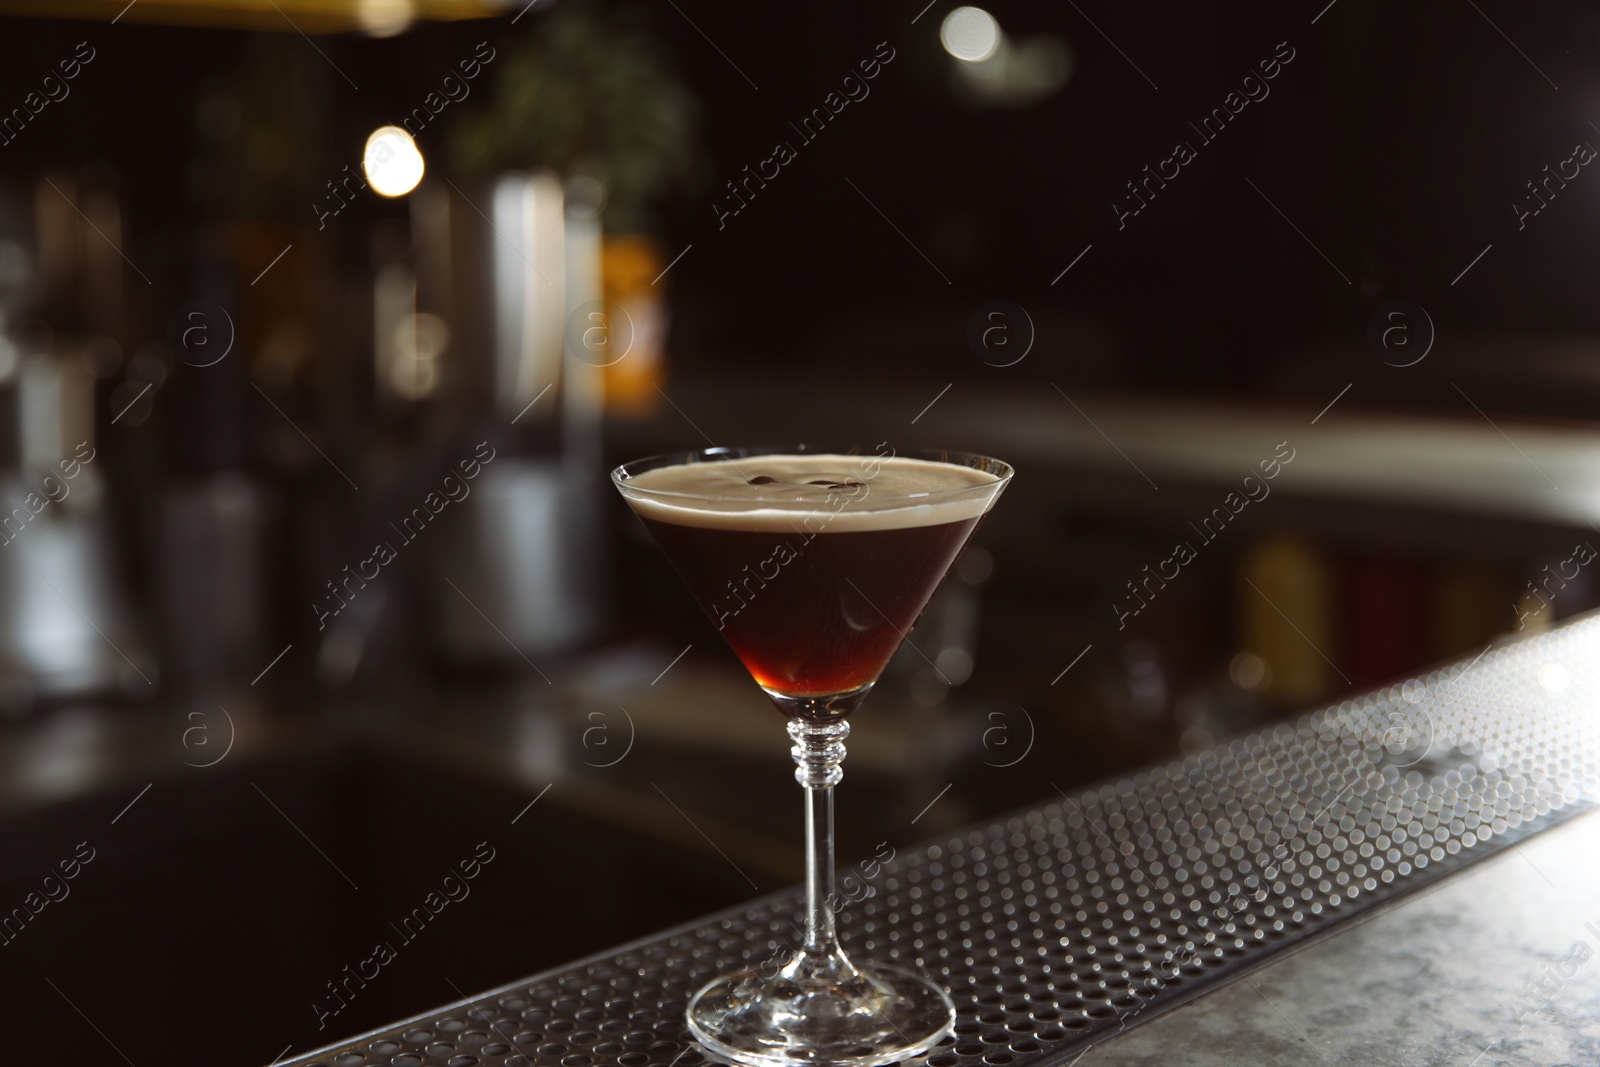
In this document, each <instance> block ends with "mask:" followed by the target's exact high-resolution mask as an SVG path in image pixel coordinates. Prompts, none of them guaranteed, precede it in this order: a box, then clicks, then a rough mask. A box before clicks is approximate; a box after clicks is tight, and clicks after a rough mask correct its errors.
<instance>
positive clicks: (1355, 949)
mask: <svg viewBox="0 0 1600 1067" xmlns="http://www.w3.org/2000/svg"><path fill="white" fill-rule="evenodd" d="M1070 1062H1071V1063H1072V1064H1073V1067H1155V1065H1158V1064H1159V1065H1163V1067H1172V1065H1177V1064H1182V1065H1184V1067H1240V1065H1246V1064H1247V1065H1250V1067H1304V1065H1308V1064H1310V1065H1315V1064H1337V1065H1339V1067H1346V1065H1355V1064H1361V1065H1371V1067H1522V1065H1528V1067H1535V1065H1537V1067H1562V1065H1568V1067H1593V1065H1595V1064H1600V813H1590V814H1588V815H1584V816H1580V817H1578V818H1577V819H1574V820H1572V821H1569V822H1567V823H1564V824H1562V825H1560V826H1557V827H1555V828H1553V829H1551V830H1548V831H1546V832H1544V833H1541V834H1538V835H1536V836H1534V837H1532V838H1530V839H1528V840H1526V841H1524V842H1522V843H1521V844H1519V845H1516V846H1513V847H1512V848H1511V849H1509V850H1507V851H1505V852H1502V853H1501V854H1500V855H1498V856H1496V857H1494V858H1493V859H1490V860H1487V861H1484V862H1483V863H1480V864H1477V865H1474V866H1472V867H1470V868H1468V869H1467V870H1465V871H1463V872H1461V873H1460V874H1458V875H1456V876H1455V877H1453V878H1451V879H1448V880H1446V881H1444V882H1442V883H1440V884H1439V885H1438V886H1437V887H1436V888H1433V889H1431V890H1428V891H1426V892H1423V893H1420V894H1418V895H1416V896H1413V897H1410V898H1408V899H1405V900H1401V901H1397V902H1396V903H1394V904H1392V905H1390V906H1388V907H1387V908H1384V909H1381V910H1379V911H1378V912H1376V913H1375V914H1374V915H1373V917H1372V918H1370V919H1368V920H1366V921H1364V922H1361V923H1359V924H1358V925H1356V926H1352V927H1348V928H1346V929H1345V930H1343V931H1341V932H1339V933H1336V934H1334V935H1333V936H1332V937H1330V938H1328V939H1326V940H1324V941H1321V942H1319V943H1315V944H1313V945H1311V946H1310V947H1308V948H1306V949H1304V950H1302V951H1300V952H1297V953H1294V954H1292V955H1289V956H1285V957H1283V958H1281V959H1277V960H1275V961H1274V962H1272V963H1270V964H1268V965H1267V966H1265V967H1263V968H1261V969H1260V970H1257V971H1255V972H1254V973H1252V974H1250V975H1248V976H1246V977H1245V978H1242V979H1240V980H1238V981H1236V982H1234V983H1232V984H1231V985H1228V986H1225V987H1224V988H1222V989H1219V990H1217V991H1215V992H1213V993H1211V994H1209V995H1207V996H1205V997H1202V998H1200V999H1198V1000H1196V1001H1194V1002H1193V1003H1191V1004H1188V1005H1185V1006H1184V1007H1181V1008H1178V1009H1176V1010H1175V1011H1173V1012H1171V1013H1169V1014H1167V1015H1164V1016H1161V1017H1159V1018H1157V1019H1155V1020H1153V1021H1151V1022H1149V1023H1148V1024H1146V1025H1144V1026H1140V1027H1137V1028H1134V1029H1130V1030H1129V1031H1128V1032H1127V1033H1125V1034H1122V1035H1119V1036H1117V1037H1113V1038H1112V1039H1110V1040H1109V1041H1106V1042H1104V1043H1102V1044H1100V1045H1098V1046H1096V1047H1095V1048H1092V1049H1090V1050H1089V1051H1088V1052H1086V1053H1084V1054H1082V1055H1081V1056H1080V1057H1079V1058H1078V1060H1075V1061H1070Z"/></svg>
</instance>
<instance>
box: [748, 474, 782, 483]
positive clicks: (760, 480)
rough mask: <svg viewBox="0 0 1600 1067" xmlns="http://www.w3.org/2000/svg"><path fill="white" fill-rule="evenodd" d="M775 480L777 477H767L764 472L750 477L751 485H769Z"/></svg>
mask: <svg viewBox="0 0 1600 1067" xmlns="http://www.w3.org/2000/svg"><path fill="white" fill-rule="evenodd" d="M777 480H778V479H776V478H768V477H767V476H766V475H765V474H758V475H756V476H755V477H754V478H751V479H750V484H751V485H771V484H772V483H773V482H775V481H777Z"/></svg>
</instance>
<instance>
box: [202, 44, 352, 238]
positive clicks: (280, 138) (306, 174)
mask: <svg viewBox="0 0 1600 1067" xmlns="http://www.w3.org/2000/svg"><path fill="white" fill-rule="evenodd" d="M317 62H318V61H317V57H316V56H315V55H314V54H313V53H312V52H311V50H310V49H309V48H306V47H305V44H304V42H301V41H297V40H295V39H291V38H290V37H288V36H286V35H284V34H251V35H250V36H249V37H248V38H247V39H246V42H245V46H244V48H243V51H242V53H241V56H240V58H239V61H238V63H237V64H236V65H235V66H234V67H233V68H232V69H231V70H229V71H228V72H227V73H226V74H225V75H223V76H221V77H220V78H216V79H212V80H210V81H209V82H208V83H206V84H205V85H203V86H202V87H201V90H200V92H199V94H198V99H197V102H196V109H195V123H196V127H197V132H198V134H199V137H198V138H197V140H196V143H195V153H194V156H193V157H192V158H191V159H190V162H189V167H188V171H187V173H186V175H185V182H186V186H187V189H188V192H189V195H190V197H191V198H192V199H193V201H194V203H195V205H196V207H197V208H198V210H199V213H200V215H201V217H203V218H207V219H252V220H269V219H270V220H275V221H281V222H303V221H306V220H314V218H315V215H314V210H313V208H312V201H313V200H314V199H316V198H317V197H319V196H323V195H326V190H325V189H323V188H322V185H321V183H323V182H324V181H326V180H327V179H330V178H334V177H336V175H335V174H334V173H333V171H334V170H336V169H337V164H334V163H332V162H331V160H332V158H333V157H332V154H331V153H330V152H329V151H328V121H327V114H328V111H327V106H326V103H325V97H326V94H327V91H328V86H327V80H328V72H327V70H326V68H325V67H324V68H321V69H319V68H318V67H317V66H316V64H317Z"/></svg>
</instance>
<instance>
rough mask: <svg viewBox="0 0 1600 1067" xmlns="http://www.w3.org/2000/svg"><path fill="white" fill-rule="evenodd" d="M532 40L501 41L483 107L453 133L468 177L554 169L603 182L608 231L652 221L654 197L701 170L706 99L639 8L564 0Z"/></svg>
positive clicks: (537, 25)
mask: <svg viewBox="0 0 1600 1067" xmlns="http://www.w3.org/2000/svg"><path fill="white" fill-rule="evenodd" d="M533 27H534V28H533V30H532V31H531V33H530V34H529V36H527V37H523V38H521V39H516V40H506V39H502V41H503V42H504V43H502V42H498V41H497V42H496V45H497V46H498V47H500V48H501V49H502V53H503V54H502V55H501V56H500V57H499V58H498V60H497V61H496V62H495V64H494V77H495V84H494V89H493V92H492V93H491V95H490V98H489V100H488V102H487V105H486V107H485V108H482V109H479V110H477V111H469V112H465V113H463V114H462V115H461V116H460V118H459V119H457V120H456V123H455V126H454V128H453V129H452V131H451V135H452V136H451V151H452V156H453V159H454V162H455V165H456V166H457V168H459V169H460V170H461V171H462V172H463V173H464V174H466V175H468V176H472V177H486V176H489V175H492V174H494V173H497V172H499V171H504V170H508V169H523V170H532V169H536V168H540V167H548V168H550V169H551V170H554V171H556V172H557V173H559V174H561V175H563V176H565V177H569V178H571V177H577V176H580V175H584V176H588V177H592V178H594V179H596V180H598V181H600V182H601V183H602V184H603V185H604V186H605V188H606V196H607V199H606V212H605V217H606V223H607V228H608V229H612V230H614V231H617V232H635V231H639V230H644V229H647V228H648V227H649V223H650V221H651V208H650V205H651V202H652V201H655V200H659V199H660V198H661V197H663V196H665V195H667V194H669V193H672V192H675V191H676V192H681V191H684V190H686V189H688V188H691V187H693V186H694V185H695V184H696V183H697V182H698V181H699V180H700V179H701V178H702V176H703V174H704V171H705V167H706V164H705V159H704V150H703V148H702V146H701V142H700V118H701V108H700V102H699V100H698V99H697V98H696V97H695V95H694V94H693V92H691V91H690V89H689V87H688V86H687V85H686V84H684V82H683V80H682V79H681V78H680V77H679V75H678V72H677V68H676V66H675V64H674V63H673V62H672V59H671V57H670V56H669V55H668V53H667V50H666V49H665V47H664V46H663V45H662V43H661V42H660V40H659V39H658V38H657V37H656V36H655V35H654V34H652V33H651V32H650V30H649V28H648V26H647V25H646V22H645V18H644V14H643V12H641V11H640V10H639V9H637V8H623V9H619V10H615V11H606V10H602V8H601V6H600V5H599V4H597V3H590V2H584V0H566V2H564V3H562V4H561V5H560V6H559V7H557V8H556V9H555V10H554V11H552V12H551V13H549V14H547V15H545V16H543V17H542V18H540V19H537V20H535V21H534V23H533Z"/></svg>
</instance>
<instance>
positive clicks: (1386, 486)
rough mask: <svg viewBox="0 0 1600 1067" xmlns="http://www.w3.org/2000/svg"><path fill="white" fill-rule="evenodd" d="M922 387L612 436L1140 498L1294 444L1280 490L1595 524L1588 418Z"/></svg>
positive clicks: (733, 406) (1223, 486) (694, 403)
mask: <svg viewBox="0 0 1600 1067" xmlns="http://www.w3.org/2000/svg"><path fill="white" fill-rule="evenodd" d="M920 384H921V388H918V389H916V390H915V391H913V389H912V388H911V387H910V386H908V385H905V384H901V385H898V386H894V387H883V386H875V385H872V384H859V383H852V384H851V387H850V388H849V389H848V390H839V389H827V390H821V389H818V388H816V387H815V385H807V384H806V383H804V382H800V381H782V380H778V381H775V380H774V379H773V376H771V375H764V376H762V377H761V378H759V379H756V378H751V379H749V380H747V381H732V382H730V381H728V380H727V379H726V378H719V379H717V380H715V381H709V380H704V381H703V380H695V379H690V380H687V381H675V382H673V383H672V384H671V386H670V387H669V389H668V393H669V395H670V396H671V397H672V399H673V402H674V403H675V404H676V405H677V406H678V407H679V408H680V409H682V411H683V412H684V413H685V415H680V414H679V413H678V412H676V411H673V410H672V409H671V408H667V409H665V410H664V411H663V412H662V413H661V414H660V415H659V417H658V418H657V419H656V420H655V421H654V422H652V423H650V424H648V425H634V426H632V427H619V436H627V437H629V438H630V439H633V440H638V439H639V437H636V436H635V435H641V436H642V435H643V433H644V432H645V431H649V434H650V436H651V438H652V439H653V440H654V441H665V442H678V444H677V447H688V446H689V445H697V444H698V442H699V434H698V433H697V432H696V429H695V427H694V426H691V425H689V424H688V423H687V422H685V421H684V420H685V417H688V418H692V419H694V420H695V422H696V423H697V424H698V425H699V426H703V427H705V428H706V429H707V431H708V432H710V433H712V434H713V435H714V436H715V437H716V439H717V440H718V442H720V443H738V442H740V441H742V440H746V439H748V440H762V441H768V440H772V439H774V438H781V437H785V436H793V437H800V438H806V439H811V440H816V439H819V438H828V437H835V438H846V439H848V438H852V437H854V438H860V439H861V441H862V442H863V443H865V444H868V445H871V444H874V443H876V442H878V441H880V440H885V439H887V440H888V441H889V443H890V444H892V445H895V446H896V447H900V446H907V447H909V446H915V445H921V444H935V445H938V446H940V447H958V448H964V449H975V450H979V451H985V450H990V451H992V452H993V454H995V455H999V456H1002V457H1003V458H1005V459H1006V460H1008V461H1009V462H1012V463H1014V464H1016V465H1017V466H1018V468H1019V470H1021V471H1022V473H1023V475H1024V476H1026V475H1027V473H1028V466H1027V465H1029V464H1036V465H1046V466H1049V467H1053V468H1058V469H1067V470H1073V471H1080V472H1084V473H1088V474H1093V475H1095V476H1097V477H1102V478H1105V479H1107V480H1109V481H1112V482H1118V483H1122V484H1125V485H1126V486H1128V487H1129V489H1130V491H1132V492H1135V493H1138V494H1143V495H1149V494H1150V493H1151V490H1152V487H1153V486H1159V487H1160V488H1161V489H1164V490H1165V489H1170V488H1179V489H1181V488H1184V487H1189V488H1194V487H1207V488H1216V489H1220V490H1222V491H1224V492H1226V491H1227V490H1228V489H1237V488H1238V487H1239V484H1240V482H1241V480H1242V479H1243V478H1244V477H1245V476H1246V475H1248V474H1252V473H1259V472H1258V469H1257V467H1258V464H1259V463H1260V462H1261V461H1263V460H1270V459H1272V458H1273V451H1274V448H1275V447H1276V446H1277V445H1278V443H1279V442H1288V444H1289V446H1290V447H1292V448H1293V449H1294V460H1293V462H1292V463H1291V464H1289V465H1286V466H1285V467H1284V468H1283V470H1282V472H1281V474H1280V476H1279V477H1278V478H1277V479H1276V481H1275V482H1274V483H1273V484H1272V490H1273V492H1274V493H1278V492H1280V491H1281V492H1283V493H1285V494H1286V495H1292V496H1296V497H1302V498H1304V497H1321V498H1326V499H1331V500H1339V501H1351V502H1360V503H1372V504H1382V505H1393V506H1399V507H1405V508H1428V509H1434V510H1440V511H1448V512H1453V513H1457V514H1462V515H1472V516H1478V517H1487V518H1507V519H1514V520H1516V521H1519V522H1534V523H1542V524H1548V525H1555V526H1561V527H1570V528H1579V529H1589V528H1591V526H1592V524H1595V523H1600V430H1595V429H1593V428H1591V427H1589V426H1587V425H1584V424H1582V423H1577V422H1570V421H1557V420H1549V421H1535V420H1530V419H1525V418H1522V419H1516V418H1510V417H1500V416H1497V415H1485V414H1483V413H1481V412H1479V411H1474V410H1473V409H1472V407H1471V406H1470V405H1469V404H1468V403H1467V401H1465V400H1463V401H1462V404H1461V407H1462V414H1460V415H1457V416H1445V415H1437V414H1416V413H1388V412H1373V411H1364V410H1360V409H1359V408H1358V407H1357V404H1359V403H1360V398H1359V397H1356V396H1353V395H1351V396H1341V397H1337V398H1336V397H1334V396H1333V395H1331V394H1330V396H1329V400H1330V401H1336V402H1335V403H1333V404H1331V405H1330V406H1329V407H1328V408H1327V409H1326V410H1320V411H1319V409H1317V408H1312V407H1301V406H1298V405H1287V404H1283V405H1279V404H1269V403H1262V402H1256V403H1249V404H1246V403H1238V404H1230V403H1221V402H1216V401H1208V400H1197V401H1176V400H1171V399H1167V398H1160V399H1156V398H1148V397H1139V396H1133V395H1129V394H1126V393H1113V392H1096V391H1092V390H1089V389H1083V390H1081V391H1080V390H1078V389H1076V388H1070V389H1068V390H1067V391H1066V393H1065V395H1063V393H1062V392H1061V391H1059V390H1057V389H1056V388H1053V387H1051V386H1050V385H1049V384H1046V383H1040V382H1028V383H1024V384H1023V385H1021V386H1019V387H1018V388H1014V389H1000V388H995V387H992V386H980V385H974V384H972V383H970V382H958V383H956V384H955V386H954V387H953V388H951V389H950V391H949V392H948V393H947V394H943V395H942V396H940V397H939V399H938V402H937V403H936V404H934V405H933V406H932V407H931V408H929V409H928V410H927V411H926V412H925V413H923V414H922V415H920V416H918V411H919V409H920V408H922V407H923V406H924V405H926V404H928V401H929V400H930V399H931V398H933V396H934V394H935V393H938V392H939V390H940V387H941V386H942V385H943V384H944V383H943V382H939V381H934V380H933V378H932V377H929V378H928V380H927V381H926V382H923V383H920ZM924 392H925V393H926V395H924ZM1068 397H1070V398H1071V399H1070V401H1069V400H1068V399H1067V398H1068ZM766 398H772V399H770V400H768V399H766ZM1483 399H1484V400H1485V401H1487V400H1488V399H1489V398H1483ZM914 416H916V417H917V423H916V425H912V418H913V417H914ZM1019 484H1020V482H1019ZM1213 503H1220V500H1218V501H1213Z"/></svg>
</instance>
